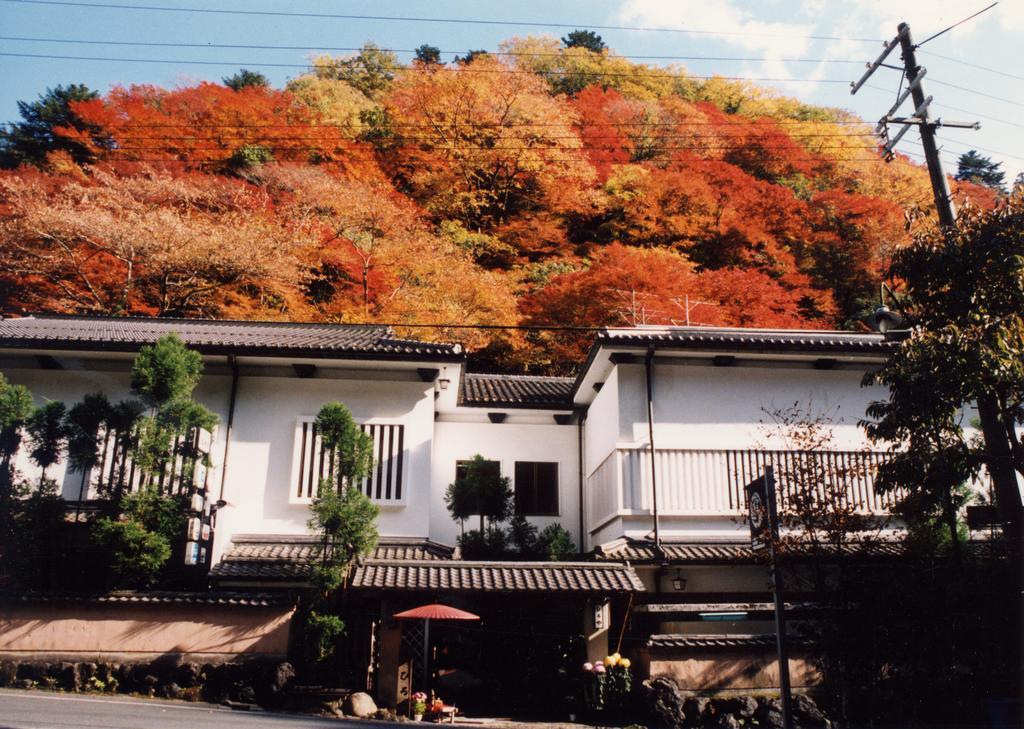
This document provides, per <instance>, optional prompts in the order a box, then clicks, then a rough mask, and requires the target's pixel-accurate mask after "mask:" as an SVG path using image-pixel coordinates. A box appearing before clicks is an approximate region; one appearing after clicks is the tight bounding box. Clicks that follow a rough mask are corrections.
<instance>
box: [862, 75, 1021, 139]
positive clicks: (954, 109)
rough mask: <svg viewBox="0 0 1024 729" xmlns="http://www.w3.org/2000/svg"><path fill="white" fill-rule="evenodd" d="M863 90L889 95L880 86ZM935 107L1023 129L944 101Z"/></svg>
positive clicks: (937, 103) (869, 86)
mask: <svg viewBox="0 0 1024 729" xmlns="http://www.w3.org/2000/svg"><path fill="white" fill-rule="evenodd" d="M864 88H866V89H871V90H872V91H880V92H881V93H883V94H889V93H891V92H890V90H889V89H883V88H882V87H881V86H875V85H874V84H864ZM935 105H936V106H941V107H943V108H945V109H949V110H950V111H959V112H961V113H963V114H971V115H973V116H976V117H978V118H980V119H987V120H988V121H994V122H999V123H1000V124H1007V125H1009V126H1011V127H1019V128H1021V129H1024V124H1018V123H1017V122H1012V121H1008V120H1006V119H1000V118H999V117H997V116H989V115H986V114H981V113H979V112H977V111H975V110H974V109H964V108H962V107H959V106H952V105H951V104H948V103H946V102H945V101H936V102H935Z"/></svg>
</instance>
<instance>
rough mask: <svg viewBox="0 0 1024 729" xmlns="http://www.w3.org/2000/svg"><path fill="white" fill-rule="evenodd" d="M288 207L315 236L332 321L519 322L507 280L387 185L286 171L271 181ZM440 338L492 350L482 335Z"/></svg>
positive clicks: (317, 275)
mask: <svg viewBox="0 0 1024 729" xmlns="http://www.w3.org/2000/svg"><path fill="white" fill-rule="evenodd" d="M261 179H262V182H263V184H264V185H266V187H267V189H268V191H269V192H270V194H271V195H272V197H273V198H274V199H275V204H276V205H277V207H278V209H279V210H281V211H282V212H284V213H285V214H286V215H287V216H288V217H289V219H290V220H292V221H293V224H295V225H296V226H298V227H299V228H300V229H302V230H303V231H305V232H307V233H308V234H309V235H312V236H315V238H316V239H317V240H318V241H319V245H318V247H317V249H316V250H315V251H311V252H310V256H311V257H310V258H309V259H307V261H306V265H307V266H308V270H309V272H310V273H309V276H308V277H307V282H306V284H305V286H306V291H307V296H308V297H309V299H310V301H311V303H312V304H313V306H314V307H316V309H317V311H319V312H320V313H321V315H322V316H325V317H328V318H331V319H340V320H345V321H353V320H354V321H364V322H366V321H388V322H404V323H409V324H414V323H418V322H423V323H428V322H437V321H441V322H459V323H493V322H495V321H498V322H506V321H509V322H511V321H515V320H516V314H515V300H514V298H513V296H512V293H511V292H510V291H509V290H508V288H507V286H505V285H504V282H503V281H502V279H501V278H500V277H499V276H498V275H497V274H492V273H488V272H485V271H482V270H480V269H479V268H477V267H476V266H475V265H474V263H473V258H472V254H471V253H470V251H469V250H467V249H466V248H463V247H461V246H459V245H458V243H456V242H455V241H454V240H452V238H450V237H447V236H441V235H438V234H437V233H436V232H435V231H433V230H432V229H431V228H430V226H429V225H428V224H427V222H426V221H425V220H424V219H423V217H422V215H421V213H420V211H419V210H418V209H417V208H416V206H415V205H414V204H412V203H411V202H410V201H409V200H408V199H407V198H404V197H403V196H401V195H399V194H398V193H397V192H395V191H394V190H393V189H392V188H391V187H390V186H388V185H387V184H386V183H381V182H363V181H357V180H351V179H340V178H337V177H333V176H331V175H329V174H327V173H326V172H325V171H323V170H315V169H304V168H299V167H285V166H281V167H276V168H274V169H268V170H265V171H264V174H263V177H262V178H261ZM430 336H432V337H436V338H440V339H444V338H446V337H450V338H452V339H449V340H448V341H459V342H462V343H463V344H465V345H467V346H470V347H478V346H483V344H485V343H486V341H487V340H488V339H489V337H488V336H487V335H486V334H485V333H484V332H482V331H474V330H465V329H462V330H454V329H453V330H445V329H440V330H435V331H432V332H430Z"/></svg>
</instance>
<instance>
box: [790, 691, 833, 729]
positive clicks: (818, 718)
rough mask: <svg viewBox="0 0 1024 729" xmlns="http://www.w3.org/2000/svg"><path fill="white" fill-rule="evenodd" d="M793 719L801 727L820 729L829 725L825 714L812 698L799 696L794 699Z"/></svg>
mask: <svg viewBox="0 0 1024 729" xmlns="http://www.w3.org/2000/svg"><path fill="white" fill-rule="evenodd" d="M793 718H794V719H796V723H798V724H799V725H800V726H801V727H805V728H806V729H818V728H819V727H824V726H827V725H828V718H827V717H826V716H825V712H824V711H822V710H821V709H819V708H818V705H817V704H816V703H814V699H812V698H811V697H810V696H805V695H803V694H797V695H796V696H794V697H793Z"/></svg>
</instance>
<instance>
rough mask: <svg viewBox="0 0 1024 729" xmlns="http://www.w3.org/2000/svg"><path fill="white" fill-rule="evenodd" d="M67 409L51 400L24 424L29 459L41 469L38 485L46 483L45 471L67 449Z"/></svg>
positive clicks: (37, 409) (33, 413)
mask: <svg viewBox="0 0 1024 729" xmlns="http://www.w3.org/2000/svg"><path fill="white" fill-rule="evenodd" d="M66 414H67V407H65V405H64V403H62V402H60V401H59V400H51V401H50V402H48V403H46V404H45V405H43V406H42V407H39V408H36V409H35V410H34V411H33V412H32V415H31V416H29V418H28V421H27V422H26V423H25V430H26V432H27V433H28V437H29V444H30V445H31V448H32V449H31V450H30V451H29V457H30V458H31V459H32V462H33V463H35V464H36V465H37V466H39V467H40V468H41V469H42V473H41V474H40V476H39V485H40V486H42V485H43V484H44V483H45V482H46V469H47V468H49V467H50V466H52V465H53V464H55V463H57V461H59V460H60V457H61V455H62V454H63V453H64V449H65V448H66V447H67V436H68V431H67V424H66V423H65V421H64V417H65V415H66Z"/></svg>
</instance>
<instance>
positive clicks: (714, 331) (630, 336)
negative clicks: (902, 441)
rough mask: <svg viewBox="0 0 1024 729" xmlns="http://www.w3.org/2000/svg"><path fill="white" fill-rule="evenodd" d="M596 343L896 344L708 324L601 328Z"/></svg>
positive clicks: (739, 347) (826, 348) (777, 347)
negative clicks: (717, 326) (699, 325)
mask: <svg viewBox="0 0 1024 729" xmlns="http://www.w3.org/2000/svg"><path fill="white" fill-rule="evenodd" d="M596 344H597V345H601V344H612V345H614V344H620V345H628V346H645V347H646V346H648V345H654V346H655V347H664V348H670V349H673V348H674V349H697V350H701V349H707V350H713V351H716V352H718V351H733V350H735V351H755V352H830V353H841V354H857V353H864V352H867V353H878V354H883V355H884V354H885V353H886V352H889V351H891V350H892V349H894V348H895V347H896V346H897V344H896V343H895V342H892V341H888V340H886V339H885V337H884V336H883V335H881V334H862V333H854V332H835V331H819V330H813V329H726V328H711V327H641V328H636V329H605V330H602V331H601V332H598V335H597V338H596Z"/></svg>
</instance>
